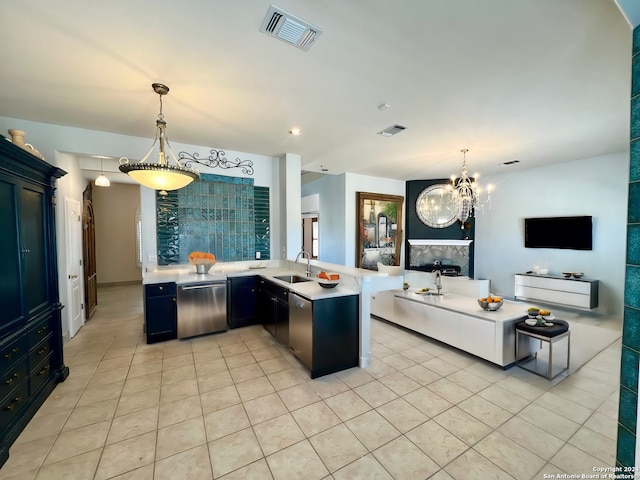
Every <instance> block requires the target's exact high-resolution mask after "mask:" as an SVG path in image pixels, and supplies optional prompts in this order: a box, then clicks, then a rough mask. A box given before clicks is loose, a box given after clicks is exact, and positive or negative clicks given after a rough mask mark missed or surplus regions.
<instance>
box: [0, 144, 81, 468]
mask: <svg viewBox="0 0 640 480" xmlns="http://www.w3.org/2000/svg"><path fill="white" fill-rule="evenodd" d="M65 174H66V172H64V171H63V170H60V169H59V168H57V167H54V166H52V165H50V164H49V163H47V162H45V161H43V160H41V159H39V158H37V157H35V156H34V155H32V154H31V153H28V152H27V151H25V150H23V149H22V148H20V147H18V146H16V145H13V144H12V143H11V142H8V141H6V140H5V139H4V137H2V136H0V218H1V219H2V228H0V251H2V256H0V305H2V313H0V379H2V388H1V389H0V466H2V465H3V464H4V463H5V461H6V460H7V458H8V457H9V447H11V444H12V443H13V442H14V441H15V439H16V438H17V437H18V435H19V434H20V432H22V430H24V428H25V427H26V426H27V424H28V422H29V420H31V418H32V417H33V415H35V413H36V412H37V411H38V409H39V408H40V406H41V405H42V404H43V403H44V401H45V400H46V399H47V397H48V396H49V395H50V394H51V392H52V391H53V389H54V388H55V386H56V384H57V383H59V382H61V381H64V379H65V378H67V376H68V375H69V369H68V368H67V367H66V366H65V365H64V361H63V351H62V325H61V316H60V310H61V309H62V305H61V304H60V300H59V293H58V268H57V259H56V238H55V234H56V228H55V219H54V199H55V196H54V192H55V182H56V179H58V178H60V177H62V176H63V175H65Z"/></svg>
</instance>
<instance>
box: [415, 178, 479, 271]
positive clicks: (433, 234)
mask: <svg viewBox="0 0 640 480" xmlns="http://www.w3.org/2000/svg"><path fill="white" fill-rule="evenodd" d="M439 183H440V184H445V185H446V184H449V183H451V180H450V179H448V178H444V179H440V180H437V179H436V180H410V181H408V182H407V183H406V194H405V198H406V199H407V206H406V208H407V210H406V211H407V213H406V219H407V224H406V226H405V246H404V248H405V252H407V253H406V254H405V262H404V263H405V266H404V268H406V269H409V268H411V265H410V255H409V249H410V248H411V247H410V245H409V239H411V240H415V239H422V240H426V239H429V240H436V239H437V240H443V239H446V240H464V239H471V240H473V239H474V236H475V217H470V218H469V219H468V220H467V222H466V224H465V227H466V228H460V227H461V224H460V222H456V223H454V224H453V225H450V226H448V227H445V228H432V227H428V226H427V225H425V224H424V223H422V221H421V220H420V218H418V214H417V213H416V201H417V200H418V196H419V195H420V193H422V191H423V190H424V189H425V188H427V187H430V186H431V185H437V184H439ZM473 266H474V244H473V242H472V243H471V245H470V247H469V276H470V277H471V278H473V276H474V268H473Z"/></svg>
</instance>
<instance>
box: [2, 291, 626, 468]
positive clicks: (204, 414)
mask: <svg viewBox="0 0 640 480" xmlns="http://www.w3.org/2000/svg"><path fill="white" fill-rule="evenodd" d="M141 296H142V294H141V288H140V287H139V286H135V287H108V288H101V289H100V290H99V307H98V310H97V312H96V314H95V315H94V317H93V318H92V319H91V320H90V321H89V322H87V324H86V325H85V326H84V327H83V328H82V329H81V330H80V332H79V333H78V335H76V337H74V338H73V339H72V340H71V341H70V342H69V343H68V344H67V345H66V346H65V362H66V364H67V365H68V366H69V368H70V372H71V373H70V376H69V378H68V379H67V380H66V381H65V382H64V383H62V384H60V385H58V386H57V388H56V389H55V391H54V392H53V394H52V395H51V397H50V398H48V399H47V401H46V402H45V404H44V405H43V407H42V408H41V409H40V411H39V412H38V413H37V414H36V416H35V417H34V418H33V420H32V421H31V422H30V424H29V425H28V427H27V428H26V429H25V431H24V432H23V433H22V434H21V436H20V437H19V438H18V440H17V441H16V443H15V444H14V446H13V447H12V449H11V452H10V455H11V456H10V459H9V461H8V462H7V463H6V464H5V466H4V467H3V468H2V469H1V470H0V479H2V480H6V479H20V480H28V479H46V480H56V479H65V480H69V479H108V478H117V479H172V480H176V479H183V478H184V479H197V480H206V479H211V478H224V479H228V480H231V479H260V480H262V479H270V478H275V479H296V480H297V479H305V480H307V479H308V480H313V479H323V478H333V479H335V480H342V479H356V478H358V479H367V480H368V479H392V478H395V479H402V480H405V479H425V478H434V479H439V480H444V479H464V480H467V479H482V480H485V479H489V478H496V479H503V478H504V479H509V478H513V479H517V480H521V479H538V478H544V474H555V475H556V478H557V474H559V473H568V474H576V473H593V472H592V469H593V467H600V466H612V465H613V464H614V457H615V443H616V441H615V439H616V418H617V399H618V386H619V384H618V372H619V357H620V341H619V340H618V341H616V342H614V343H612V344H611V345H610V346H608V347H607V348H605V349H604V350H603V351H601V352H600V353H598V354H597V355H596V356H595V357H594V358H593V359H591V360H590V361H589V362H587V363H586V364H585V365H584V366H583V367H582V368H580V369H579V370H578V371H575V372H573V373H572V374H571V375H570V376H568V377H565V378H564V379H563V380H562V381H556V382H548V381H547V380H545V379H543V378H540V377H537V376H535V375H532V374H530V373H528V372H525V371H523V370H521V369H519V368H511V369H508V370H506V371H503V370H502V369H500V368H497V367H495V366H492V365H490V364H488V363H486V362H483V361H480V360H478V359H476V358H474V357H471V356H468V355H466V354H463V353H461V352H459V351H456V350H454V349H451V348H448V347H446V346H444V345H442V344H439V343H437V342H433V341H429V340H426V339H424V338H423V337H420V336H418V335H414V334H411V333H408V332H406V331H404V330H400V329H398V328H396V327H393V326H391V325H388V324H386V323H383V322H380V321H377V320H374V321H373V324H372V346H371V347H372V353H373V356H374V358H373V361H372V365H371V366H370V367H368V368H366V369H360V368H354V369H350V370H347V371H344V372H340V373H338V374H335V375H329V376H326V377H322V378H319V379H316V380H310V379H309V376H308V373H307V371H306V370H305V369H304V368H303V367H301V365H300V364H299V363H298V362H297V360H296V359H295V358H293V357H292V356H291V355H290V354H289V353H288V352H287V350H286V349H285V348H283V347H282V346H281V345H279V344H278V343H276V342H274V341H273V340H272V339H271V337H270V336H269V335H268V334H267V333H266V332H265V331H264V330H263V329H262V327H259V326H255V327H249V328H244V329H238V330H233V331H229V332H227V333H223V334H216V335H209V336H204V337H200V338H196V339H192V340H190V341H180V340H174V341H169V342H164V343H159V344H155V345H146V344H145V343H144V336H143V334H142V331H141V325H142V307H141Z"/></svg>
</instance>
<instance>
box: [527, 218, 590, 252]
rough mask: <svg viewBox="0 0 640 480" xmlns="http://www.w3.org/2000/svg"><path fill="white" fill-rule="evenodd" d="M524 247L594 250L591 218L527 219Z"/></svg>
mask: <svg viewBox="0 0 640 480" xmlns="http://www.w3.org/2000/svg"><path fill="white" fill-rule="evenodd" d="M524 246H525V248H564V249H569V250H592V249H593V229H592V221H591V217H590V216H583V217H542V218H525V219H524Z"/></svg>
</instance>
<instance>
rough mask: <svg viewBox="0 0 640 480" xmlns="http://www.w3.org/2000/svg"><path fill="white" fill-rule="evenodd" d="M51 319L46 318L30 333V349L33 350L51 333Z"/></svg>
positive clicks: (32, 328)
mask: <svg viewBox="0 0 640 480" xmlns="http://www.w3.org/2000/svg"><path fill="white" fill-rule="evenodd" d="M49 320H50V318H45V319H44V320H41V321H39V322H38V323H37V324H35V325H34V326H33V327H31V329H30V330H29V333H28V335H27V336H28V338H29V349H32V348H33V347H35V346H36V345H38V344H39V343H40V342H41V341H42V339H43V338H44V337H46V336H47V335H49V333H51V325H50V324H49Z"/></svg>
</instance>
